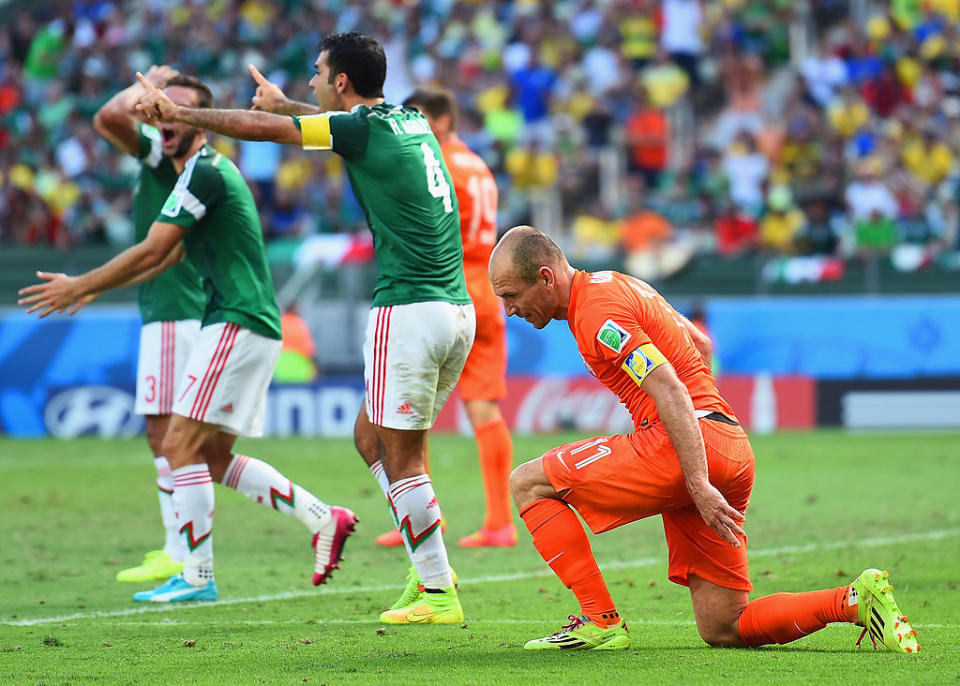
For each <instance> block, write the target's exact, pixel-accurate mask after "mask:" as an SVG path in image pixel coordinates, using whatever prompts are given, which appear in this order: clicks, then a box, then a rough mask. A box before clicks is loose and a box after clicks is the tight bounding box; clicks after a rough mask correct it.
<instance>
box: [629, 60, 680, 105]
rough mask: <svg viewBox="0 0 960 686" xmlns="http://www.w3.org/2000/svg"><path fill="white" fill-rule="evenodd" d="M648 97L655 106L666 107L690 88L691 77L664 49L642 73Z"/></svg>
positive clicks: (641, 76)
mask: <svg viewBox="0 0 960 686" xmlns="http://www.w3.org/2000/svg"><path fill="white" fill-rule="evenodd" d="M640 79H641V81H642V82H643V85H644V87H645V88H646V89H647V98H648V100H649V101H650V104H651V105H652V106H653V107H657V108H661V109H662V108H664V107H670V105H672V104H674V103H675V102H677V101H678V100H679V99H680V98H682V97H683V96H684V95H686V93H687V91H688V90H689V89H690V77H688V76H687V73H686V72H685V71H684V70H683V69H681V68H680V67H678V66H677V65H676V64H674V63H673V62H672V61H671V60H670V57H669V56H668V55H667V53H665V52H664V51H663V50H658V51H657V55H656V57H655V58H654V60H653V62H652V63H651V64H650V65H648V66H647V67H646V68H645V69H644V70H643V72H642V73H641V75H640Z"/></svg>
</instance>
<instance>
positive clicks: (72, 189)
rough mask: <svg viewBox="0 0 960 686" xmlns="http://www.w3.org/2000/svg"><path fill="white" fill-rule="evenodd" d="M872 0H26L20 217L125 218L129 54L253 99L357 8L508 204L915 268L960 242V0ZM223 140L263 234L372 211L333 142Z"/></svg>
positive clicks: (304, 65) (12, 160) (677, 259)
mask: <svg viewBox="0 0 960 686" xmlns="http://www.w3.org/2000/svg"><path fill="white" fill-rule="evenodd" d="M865 4H867V3H848V2H843V1H842V0H808V1H807V2H803V3H797V2H791V1H790V0H768V1H766V2H755V1H750V0H591V1H588V0H557V1H555V2H550V3H540V2H533V1H530V0H512V1H508V0H500V1H496V2H466V1H460V2H457V1H455V0H426V1H425V2H409V1H406V0H352V1H351V2H347V1H346V0H322V1H321V0H313V2H302V1H301V2H295V1H293V0H286V1H279V2H277V1H274V2H267V1H265V0H207V1H205V2H200V1H196V2H189V1H186V0H180V1H178V2H173V1H170V0H141V1H140V2H106V1H104V0H73V1H66V0H54V1H52V2H47V3H24V2H18V1H16V0H15V1H14V2H13V3H11V4H9V5H8V6H7V9H6V11H7V13H8V15H9V16H7V17H4V21H3V22H2V25H0V242H6V243H14V244H49V245H54V246H57V247H61V248H68V247H71V246H76V245H83V244H90V243H109V244H115V245H124V244H126V243H128V242H129V241H130V240H131V236H132V228H131V223H130V216H129V215H130V212H129V210H130V188H131V179H132V178H133V175H134V174H135V172H136V163H135V162H134V161H132V160H130V159H127V158H125V157H124V156H122V155H120V154H117V153H115V152H114V151H112V150H111V149H110V148H109V146H108V145H107V144H106V143H105V142H104V141H102V140H100V139H99V138H98V137H97V136H96V134H95V133H94V131H93V129H92V127H91V117H92V116H93V114H94V112H96V110H97V108H98V107H99V106H100V105H102V104H103V103H104V102H105V101H106V100H107V99H108V98H109V97H110V96H111V95H112V94H113V93H115V92H116V91H118V90H120V89H121V88H123V87H125V86H126V85H128V84H129V83H131V82H132V80H133V74H134V72H135V70H137V69H140V70H142V71H143V70H145V69H146V68H147V67H149V66H150V65H151V64H155V63H156V64H164V63H169V64H171V65H172V66H174V67H175V68H177V69H180V70H182V71H184V72H186V73H190V74H194V75H197V76H200V77H201V78H203V79H204V80H206V81H207V82H208V83H209V84H210V85H211V87H212V88H213V91H214V94H215V96H216V98H217V104H218V105H219V106H222V107H247V106H249V98H250V96H251V95H252V91H253V84H252V82H251V81H250V78H249V76H248V74H247V70H246V65H247V64H248V63H252V64H255V65H257V66H258V67H259V68H260V69H261V70H262V71H263V72H264V73H265V74H267V75H268V77H269V78H271V79H272V80H274V81H276V82H277V83H279V84H280V85H281V86H282V87H283V88H284V89H285V90H286V91H287V93H288V95H290V96H291V97H294V98H297V99H300V100H304V101H307V102H312V101H313V98H312V94H311V93H310V91H309V89H308V88H307V81H308V79H309V78H310V76H311V74H312V68H311V65H312V62H313V60H314V58H315V56H316V55H315V50H316V47H317V45H318V43H319V41H320V39H321V37H322V36H323V35H325V34H327V33H330V32H333V31H348V30H361V31H364V32H367V33H371V34H373V35H375V36H377V37H378V38H379V39H380V40H381V42H382V43H383V44H384V46H385V48H386V51H387V55H388V64H389V69H388V75H387V86H386V96H387V99H388V100H389V101H392V102H400V101H402V100H403V99H404V98H405V97H406V95H408V94H409V93H410V92H411V91H412V90H413V89H414V88H415V87H416V86H417V85H420V84H433V85H442V86H445V87H448V88H450V89H451V90H453V91H454V92H455V93H456V95H457V98H458V101H459V103H460V106H461V109H462V113H461V118H460V134H461V136H462V137H463V138H464V140H465V141H466V143H467V144H468V145H469V146H470V147H471V148H473V149H474V150H476V151H477V152H478V153H479V154H481V155H482V156H483V157H484V158H485V159H486V161H487V162H488V164H489V165H490V166H491V168H492V169H493V170H494V173H495V175H496V177H497V180H498V184H499V187H500V190H501V208H500V218H499V221H500V225H501V228H502V229H505V228H507V227H509V226H511V225H514V224H517V223H521V222H533V223H536V224H538V225H539V226H540V227H541V228H544V229H545V230H548V231H549V232H551V233H553V234H554V235H556V236H557V237H558V238H559V239H560V240H561V241H563V242H564V243H565V244H566V245H567V247H568V248H569V249H570V250H572V251H573V254H574V255H575V256H576V257H578V258H580V259H583V260H590V261H611V260H621V261H622V264H623V265H625V267H626V268H627V269H628V270H629V271H632V272H633V273H635V274H637V275H639V276H642V277H644V278H648V279H652V280H656V279H659V278H662V277H664V276H668V275H670V274H672V273H674V272H676V271H677V270H679V269H681V268H682V267H683V266H684V265H685V264H686V263H687V262H688V261H689V260H690V259H691V258H692V257H693V256H695V255H698V254H703V253H716V254H720V255H740V254H744V253H748V252H752V251H763V252H769V253H771V254H774V255H781V256H786V257H789V258H791V259H793V258H794V257H796V258H797V259H799V256H813V257H812V258H810V259H809V260H807V261H805V262H803V263H802V269H801V270H800V271H801V272H802V273H803V274H805V275H807V277H809V278H815V279H829V278H833V275H835V274H836V273H837V270H840V272H841V273H842V263H843V260H844V259H847V258H850V257H853V256H858V255H872V254H883V255H887V254H890V255H892V257H893V259H894V260H895V263H896V264H897V265H899V266H901V267H902V268H904V269H916V268H920V267H922V266H923V265H925V264H927V263H929V262H930V261H931V260H936V259H937V258H938V255H940V254H941V253H949V252H950V251H955V250H957V247H958V237H957V224H958V217H957V211H956V205H957V195H958V188H960V174H958V164H957V161H958V160H957V150H958V149H960V147H958V146H960V77H958V74H960V3H957V2H955V1H951V0H922V1H921V0H893V1H892V2H890V3H889V4H888V11H887V12H884V13H881V14H869V13H867V14H865V15H864V16H860V17H858V16H855V15H856V12H854V11H853V8H852V7H851V5H857V6H862V5H865ZM883 4H884V5H887V3H883ZM11 7H12V8H13V9H10V8H11ZM214 144H215V146H216V147H217V148H218V149H219V150H221V152H224V153H225V154H227V155H229V156H231V157H232V158H233V159H234V160H235V161H236V162H237V163H238V165H239V166H240V168H241V170H242V171H243V173H244V175H245V176H246V178H247V179H248V181H249V182H250V184H251V187H252V188H253V189H254V192H255V194H256V195H257V198H258V205H259V207H260V208H261V211H262V214H263V216H262V219H263V225H264V230H265V232H266V233H267V235H268V238H270V239H279V238H285V237H286V238H296V237H301V236H306V235H311V234H317V233H331V232H333V233H339V232H356V231H363V230H364V228H363V227H364V219H363V216H362V213H361V212H360V209H359V207H358V205H357V203H356V201H355V199H354V198H353V197H352V195H351V192H350V189H349V184H347V183H346V182H345V181H346V179H345V176H344V173H343V169H342V166H341V164H340V162H339V159H338V157H337V156H335V155H322V154H320V155H318V154H315V153H314V154H304V153H303V152H301V151H299V150H296V149H293V148H283V147H281V146H276V145H273V144H269V143H241V142H236V141H231V140H227V139H223V138H217V139H215V141H214ZM771 269H773V270H774V272H775V271H776V269H777V267H772V268H771ZM787 271H789V270H787ZM790 273H796V269H793V271H791V272H790ZM771 278H779V277H778V274H776V273H773V272H772V277H771ZM785 278H793V277H785Z"/></svg>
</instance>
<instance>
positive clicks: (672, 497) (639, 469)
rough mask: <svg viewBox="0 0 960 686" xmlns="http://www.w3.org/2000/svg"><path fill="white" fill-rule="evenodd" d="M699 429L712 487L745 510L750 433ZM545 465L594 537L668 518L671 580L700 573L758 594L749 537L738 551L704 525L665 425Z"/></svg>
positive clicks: (586, 445)
mask: <svg viewBox="0 0 960 686" xmlns="http://www.w3.org/2000/svg"><path fill="white" fill-rule="evenodd" d="M699 424H700V430H701V432H702V434H703V439H704V444H705V445H706V451H707V468H708V470H709V473H710V482H711V483H712V484H713V485H714V486H716V487H717V488H718V489H719V490H720V492H721V493H723V495H724V497H725V498H726V499H727V502H729V503H730V505H731V506H732V507H734V508H735V509H737V510H739V511H740V512H745V511H746V509H747V505H748V504H749V502H750V491H751V489H752V488H753V473H754V460H753V449H752V448H751V447H750V441H749V440H748V439H747V435H746V433H744V431H743V429H742V428H741V427H739V426H731V425H729V424H723V423H721V422H716V421H713V420H710V419H701V420H700V421H699ZM542 460H543V469H544V471H545V472H546V474H547V478H548V479H549V480H550V483H551V484H552V485H553V487H554V488H555V489H556V490H557V491H558V492H559V493H561V494H562V496H563V499H564V501H566V502H567V503H568V504H570V505H571V506H572V507H573V508H574V509H576V511H577V512H579V513H580V516H581V517H583V520H584V521H585V522H586V523H587V526H589V527H590V530H591V531H593V533H601V532H603V531H609V530H610V529H614V528H616V527H618V526H621V525H623V524H627V523H628V522H634V521H636V520H638V519H643V518H644V517H650V516H652V515H657V514H659V515H661V516H662V517H663V530H664V533H665V534H666V538H667V547H668V548H669V551H670V566H669V579H670V581H673V582H674V583H677V584H680V585H682V586H688V585H689V581H688V577H689V576H690V575H691V574H693V575H696V576H699V577H701V578H703V579H707V580H708V581H712V582H713V583H715V584H717V585H718V586H723V587H724V588H732V589H736V590H744V591H751V590H753V585H752V584H751V583H750V576H749V573H748V570H747V541H746V538H744V539H742V541H741V543H742V545H741V546H740V547H739V548H734V547H733V546H731V545H730V544H729V543H727V542H726V541H724V540H723V539H722V538H720V536H718V535H717V534H716V533H715V532H714V531H713V529H711V528H710V527H709V526H707V523H706V522H704V521H703V518H702V517H701V516H700V512H699V511H698V510H697V508H696V506H695V505H694V504H693V501H692V500H691V499H690V493H689V492H688V491H687V487H686V484H685V483H684V480H683V471H682V470H681V469H680V463H679V461H678V460H677V454H676V452H675V451H674V449H673V444H671V443H670V439H669V437H668V436H667V432H666V430H665V429H664V428H663V425H662V424H661V423H660V422H659V421H655V422H653V423H651V424H650V425H648V426H646V427H644V428H643V429H639V430H637V431H636V432H634V433H632V434H625V435H619V436H600V437H596V438H588V439H585V440H582V441H577V442H576V443H568V444H567V445H562V446H560V447H559V448H555V449H553V450H551V451H550V452H548V453H547V454H546V455H544V456H543V458H542Z"/></svg>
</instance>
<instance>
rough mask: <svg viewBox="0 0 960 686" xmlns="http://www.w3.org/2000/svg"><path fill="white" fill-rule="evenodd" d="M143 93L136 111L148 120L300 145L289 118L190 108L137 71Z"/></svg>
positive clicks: (255, 139) (238, 136) (294, 126)
mask: <svg viewBox="0 0 960 686" xmlns="http://www.w3.org/2000/svg"><path fill="white" fill-rule="evenodd" d="M137 79H138V80H139V81H140V83H141V84H142V85H143V88H144V91H145V92H144V94H143V96H142V97H141V98H140V100H139V102H138V103H137V112H140V113H142V114H143V116H145V117H146V118H147V119H148V120H153V119H156V120H159V121H179V122H183V123H185V124H190V125H191V126H197V127H199V128H201V129H206V130H208V131H213V132H214V133H219V134H221V135H224V136H229V137H230V138H240V139H242V140H247V141H273V142H274V143H284V144H286V145H300V144H301V142H302V140H303V137H302V136H301V134H300V129H299V128H298V127H297V125H296V123H295V122H294V120H293V119H292V118H291V117H285V116H282V115H279V114H271V113H270V112H257V111H251V110H215V109H206V108H204V109H193V108H190V107H180V106H178V105H177V104H175V103H174V102H173V101H172V100H171V99H170V98H168V97H167V96H166V94H165V93H164V92H163V91H161V90H160V89H159V88H157V87H156V86H154V85H153V84H151V83H150V82H149V81H147V79H146V77H144V75H143V74H141V73H140V72H137Z"/></svg>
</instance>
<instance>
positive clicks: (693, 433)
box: [641, 364, 746, 548]
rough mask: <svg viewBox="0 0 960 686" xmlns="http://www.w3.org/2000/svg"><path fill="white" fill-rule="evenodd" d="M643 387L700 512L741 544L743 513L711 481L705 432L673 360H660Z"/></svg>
mask: <svg viewBox="0 0 960 686" xmlns="http://www.w3.org/2000/svg"><path fill="white" fill-rule="evenodd" d="M641 388H642V389H643V391H644V392H645V393H647V394H648V395H649V396H650V397H651V398H653V402H654V403H655V404H656V406H657V414H658V415H660V421H661V422H663V428H664V429H666V430H667V435H668V436H669V437H670V442H671V443H672V444H673V449H674V450H675V451H676V453H677V459H678V460H679V461H680V468H681V469H682V470H683V477H684V480H685V482H686V485H687V490H688V491H689V492H690V497H691V498H692V499H693V503H694V505H696V506H697V509H698V510H699V511H700V516H701V517H703V520H704V521H705V522H706V523H707V524H708V525H709V526H710V528H711V529H713V530H714V531H716V532H717V534H718V535H719V536H720V538H722V539H723V540H725V541H726V542H727V543H729V544H730V545H732V546H734V547H737V548H739V547H740V541H738V540H737V536H736V535H735V534H737V535H740V536H745V535H746V534H745V533H744V531H743V529H742V528H741V527H740V525H739V524H738V522H742V521H743V519H744V517H743V515H742V514H740V513H739V512H737V510H735V509H734V508H733V507H731V506H730V504H729V503H728V502H727V500H726V498H724V497H723V494H722V493H720V491H719V490H717V488H716V487H715V486H714V485H713V484H711V483H710V478H709V475H708V473H707V452H706V449H705V448H704V446H703V435H702V434H701V433H700V427H699V425H698V420H697V415H696V414H695V413H694V409H693V402H692V401H691V400H690V394H689V393H688V392H687V388H686V386H684V385H683V383H682V382H681V381H680V379H678V378H677V374H676V372H675V371H673V367H672V366H671V365H670V364H661V365H660V366H658V367H656V368H655V369H653V370H652V371H651V372H650V373H649V374H647V376H646V378H645V379H644V380H643V383H642V384H641Z"/></svg>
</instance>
